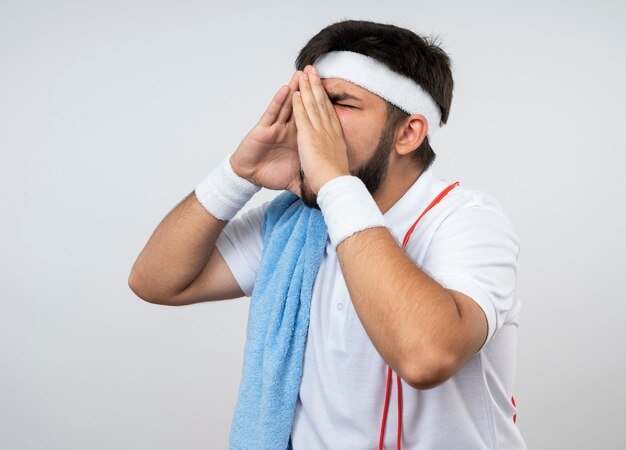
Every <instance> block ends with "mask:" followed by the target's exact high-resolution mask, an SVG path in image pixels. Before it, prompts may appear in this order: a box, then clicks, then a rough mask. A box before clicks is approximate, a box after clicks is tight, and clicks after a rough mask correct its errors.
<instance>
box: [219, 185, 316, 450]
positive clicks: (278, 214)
mask: <svg viewBox="0 0 626 450" xmlns="http://www.w3.org/2000/svg"><path fill="white" fill-rule="evenodd" d="M261 234H262V236H263V255H262V257H261V266H260V268H259V272H258V274H257V278H256V282H255V285H254V290H253V292H252V298H251V300H250V309H249V313H248V327H247V333H246V334H247V336H246V344H245V350H244V361H243V370H242V379H241V384H240V386H239V395H238V398H237V406H236V408H235V413H234V416H233V422H232V425H231V430H230V449H231V450H253V449H263V450H285V449H288V448H291V443H290V434H291V426H292V423H293V416H294V411H295V407H296V401H297V399H298V392H299V390H300V381H301V380H302V368H303V363H304V347H305V344H306V338H307V333H308V328H309V313H310V311H311V294H312V291H313V282H314V281H315V277H316V275H317V272H318V270H319V266H320V264H321V260H322V256H323V254H324V250H325V247H326V243H327V240H328V229H327V227H326V223H325V222H324V216H323V215H322V213H321V211H319V210H317V209H315V208H310V207H308V206H306V205H305V204H304V203H303V202H302V200H300V198H299V197H298V196H297V195H295V194H293V193H291V192H289V191H285V192H283V193H281V194H280V195H278V196H277V197H276V198H275V199H274V200H272V202H271V203H270V204H269V205H268V207H267V209H266V210H265V214H264V215H263V222H262V226H261Z"/></svg>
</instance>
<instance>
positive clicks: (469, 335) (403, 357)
mask: <svg viewBox="0 0 626 450" xmlns="http://www.w3.org/2000/svg"><path fill="white" fill-rule="evenodd" d="M337 256H338V258H339V263H340V265H341V270H342V272H343V274H344V278H345V280H346V285H347V287H348V291H349V293H350V298H351V299H352V303H353V305H354V308H355V310H356V312H357V315H358V316H359V319H360V320H361V323H362V324H363V327H364V328H365V330H366V331H367V334H368V336H369V337H370V339H371V341H372V343H373V344H374V346H375V347H376V349H377V350H378V352H379V353H380V355H381V356H382V357H383V359H385V361H387V362H388V364H389V366H390V367H391V368H393V369H394V370H395V371H396V372H397V373H398V374H399V375H400V376H401V377H402V378H403V379H404V380H406V381H407V382H408V383H409V384H410V385H412V386H413V387H415V388H416V389H426V388H431V387H434V386H436V385H438V384H440V383H442V382H444V381H445V380H447V379H448V378H450V377H451V376H452V375H453V374H454V373H456V372H457V371H458V370H459V369H460V368H461V367H462V366H463V365H464V364H465V363H466V362H467V361H468V360H469V359H470V358H471V357H472V356H473V355H474V354H475V353H476V352H477V351H478V350H479V349H480V348H481V346H482V344H483V342H484V341H485V339H486V337H487V319H486V317H485V314H484V313H483V310H482V309H481V308H480V306H478V304H477V303H475V302H474V301H473V300H472V299H471V298H470V297H468V296H466V295H464V294H462V293H460V292H457V291H453V290H449V289H444V288H443V287H442V286H441V285H440V284H439V283H437V282H436V281H435V280H433V279H432V278H431V277H429V276H428V275H427V274H425V273H424V272H423V271H422V270H420V269H419V267H417V266H416V265H415V264H414V263H413V261H411V260H410V259H409V258H408V257H407V256H406V254H405V253H404V252H403V250H402V248H401V247H400V246H399V245H398V244H397V243H396V241H395V239H394V238H393V236H392V235H391V234H390V233H389V231H388V230H387V229H386V228H380V227H377V228H370V229H367V230H363V231H361V232H358V233H356V234H354V235H352V236H350V237H348V238H346V239H345V240H344V241H342V242H341V243H340V244H339V245H338V246H337ZM372 261H376V264H372V263H371V262H372Z"/></svg>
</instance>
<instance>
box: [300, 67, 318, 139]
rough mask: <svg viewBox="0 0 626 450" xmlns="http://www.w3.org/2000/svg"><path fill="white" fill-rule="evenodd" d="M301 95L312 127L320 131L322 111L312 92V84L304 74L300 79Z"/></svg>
mask: <svg viewBox="0 0 626 450" xmlns="http://www.w3.org/2000/svg"><path fill="white" fill-rule="evenodd" d="M299 84H300V94H301V96H300V97H301V100H302V104H303V106H304V109H305V112H306V115H307V116H308V118H309V121H310V122H311V125H312V126H313V127H314V128H317V129H319V128H320V127H321V126H322V121H321V118H320V111H319V106H318V105H317V102H316V101H315V96H314V95H313V92H312V90H311V83H310V82H309V77H308V75H307V74H306V73H304V74H303V75H302V76H301V77H300V83H299Z"/></svg>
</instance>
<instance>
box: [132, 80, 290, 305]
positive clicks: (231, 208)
mask: <svg viewBox="0 0 626 450" xmlns="http://www.w3.org/2000/svg"><path fill="white" fill-rule="evenodd" d="M300 74H301V72H299V71H297V72H295V73H294V74H293V76H292V78H291V81H290V82H289V84H288V85H285V86H282V87H281V88H280V89H279V90H278V92H277V93H276V94H275V95H274V98H273V99H272V101H271V102H270V104H269V106H268V107H267V109H266V110H265V112H264V113H263V115H262V116H261V118H260V119H259V121H258V122H257V124H256V125H255V126H254V127H253V128H252V130H251V131H250V132H249V133H248V134H247V135H246V137H245V138H244V139H243V140H242V141H241V143H240V145H239V147H238V148H237V151H236V152H235V153H234V154H233V155H231V156H230V157H229V158H228V160H224V161H223V162H222V165H220V166H219V167H217V168H216V169H215V170H214V171H213V172H211V173H210V174H209V175H208V176H207V177H206V178H205V179H204V180H203V181H202V182H201V183H200V185H198V187H196V189H195V191H194V192H192V193H190V194H189V195H188V196H187V197H185V199H183V201H182V202H180V203H179V204H178V205H177V206H176V207H175V208H174V209H173V210H172V211H171V212H170V213H169V214H168V215H167V216H166V217H165V218H164V219H163V221H162V222H161V223H160V224H159V226H158V227H157V228H156V230H155V231H154V233H153V234H152V236H151V237H150V240H149V241H148V243H147V244H146V246H145V248H144V249H143V250H142V252H141V253H140V254H139V257H138V258H137V260H136V261H135V264H134V265H133V267H132V269H131V273H130V276H129V279H128V284H129V286H130V288H131V289H132V290H133V291H134V292H135V293H136V294H137V295H138V296H139V297H141V298H143V299H144V300H146V301H149V302H152V303H158V304H168V305H180V304H188V303H195V302H198V301H202V299H203V298H204V299H205V300H206V299H218V298H219V297H218V296H225V297H222V298H233V297H235V296H237V295H238V294H243V292H242V291H241V289H240V288H239V286H238V285H237V284H236V281H235V280H234V277H233V275H232V273H230V271H229V270H228V268H227V266H226V263H225V262H224V260H223V258H222V257H221V255H220V253H219V251H215V242H216V241H217V238H218V236H219V234H220V233H221V231H222V230H223V229H224V227H225V225H226V223H227V222H228V220H230V219H231V218H233V217H234V216H235V214H236V212H237V210H239V209H240V208H241V207H243V205H244V204H245V203H246V202H247V201H248V200H249V199H250V197H251V196H252V195H253V194H254V193H255V192H257V191H258V190H260V189H261V187H267V188H268V189H278V190H282V189H286V190H289V191H291V192H293V193H294V194H296V195H300V186H299V168H300V161H299V158H298V151H297V146H296V127H295V123H294V118H293V115H292V106H291V98H292V96H293V92H294V90H295V89H296V88H297V86H298V79H299V76H300ZM194 193H195V195H194ZM239 296H240V295H239Z"/></svg>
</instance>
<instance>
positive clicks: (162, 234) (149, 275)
mask: <svg viewBox="0 0 626 450" xmlns="http://www.w3.org/2000/svg"><path fill="white" fill-rule="evenodd" d="M226 223H227V221H225V220H219V219H217V218H216V217H214V216H213V215H211V214H210V213H208V212H207V211H206V210H205V209H204V208H203V207H202V205H201V204H200V202H199V201H198V199H197V197H196V195H195V193H194V192H191V193H190V194H189V195H188V196H187V197H185V198H184V199H183V200H182V201H181V202H180V203H179V204H178V205H177V206H176V207H175V208H174V209H173V210H172V211H170V213H169V214H168V215H167V216H166V217H165V218H164V219H163V220H162V221H161V223H160V224H159V225H158V227H157V228H156V229H155V230H154V232H153V233H152V236H150V239H149V240H148V243H147V244H146V246H145V247H144V249H143V250H142V251H141V253H140V254H139V256H138V257H137V260H136V261H135V263H134V264H133V267H132V269H131V273H130V276H129V278H128V285H129V287H130V288H131V289H132V290H133V292H135V294H137V296H139V297H140V298H142V299H144V300H146V301H148V302H151V303H157V304H163V305H174V304H183V302H182V301H181V300H179V299H178V297H180V296H181V294H182V293H183V292H184V291H185V290H186V289H187V288H188V287H190V285H191V284H192V282H193V281H194V280H196V278H197V277H198V276H199V274H200V273H201V271H202V270H203V269H204V268H205V267H208V266H209V265H208V264H207V263H208V261H209V258H213V259H215V258H219V255H214V251H215V241H216V240H217V237H218V235H219V234H220V233H221V231H222V230H223V228H224V226H225V225H226ZM216 253H219V252H216ZM222 261H223V260H222ZM212 266H213V267H212V269H213V270H218V267H219V268H221V269H223V267H224V266H223V265H222V263H221V262H220V261H219V259H218V264H212ZM222 273H224V271H223V270H222ZM208 275H210V273H207V274H206V275H205V277H206V276H208ZM226 275H227V274H225V273H224V276H223V277H222V280H226V281H224V283H225V284H227V286H217V287H216V288H217V289H221V290H222V292H224V293H225V294H228V293H229V292H230V293H232V294H237V293H238V292H237V288H238V286H237V285H236V283H234V284H233V282H232V279H229V278H228V277H227V276H226ZM231 278H232V274H231ZM206 287H207V288H208V285H207V286H206ZM239 292H241V289H239ZM204 294H205V295H208V294H209V292H204ZM195 300H198V299H195ZM189 302H190V301H189V299H188V300H187V302H186V303H189Z"/></svg>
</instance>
